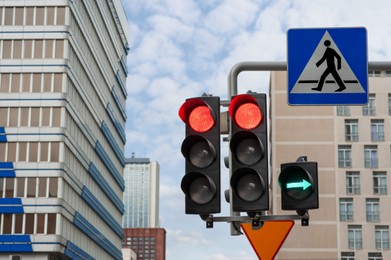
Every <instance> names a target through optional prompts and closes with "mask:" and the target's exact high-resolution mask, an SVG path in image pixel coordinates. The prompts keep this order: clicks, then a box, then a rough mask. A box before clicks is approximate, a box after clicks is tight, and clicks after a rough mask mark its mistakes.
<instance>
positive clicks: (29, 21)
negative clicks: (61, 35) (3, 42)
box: [0, 6, 65, 26]
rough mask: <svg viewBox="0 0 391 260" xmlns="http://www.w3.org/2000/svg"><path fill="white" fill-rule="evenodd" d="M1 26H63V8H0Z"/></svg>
mask: <svg viewBox="0 0 391 260" xmlns="http://www.w3.org/2000/svg"><path fill="white" fill-rule="evenodd" d="M1 25H65V7H57V6H38V7H34V6H26V7H24V6H17V7H0V26H1Z"/></svg>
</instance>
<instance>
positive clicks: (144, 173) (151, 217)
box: [123, 155, 159, 228]
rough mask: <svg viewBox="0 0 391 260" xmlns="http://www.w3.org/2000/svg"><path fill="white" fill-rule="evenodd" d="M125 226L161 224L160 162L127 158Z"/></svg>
mask: <svg viewBox="0 0 391 260" xmlns="http://www.w3.org/2000/svg"><path fill="white" fill-rule="evenodd" d="M124 178H125V192H124V204H125V214H124V220H123V227H124V228H155V227H158V226H159V164H158V163H157V162H156V161H151V160H150V159H149V158H135V157H134V155H133V156H132V157H131V158H127V159H126V165H125V174H124Z"/></svg>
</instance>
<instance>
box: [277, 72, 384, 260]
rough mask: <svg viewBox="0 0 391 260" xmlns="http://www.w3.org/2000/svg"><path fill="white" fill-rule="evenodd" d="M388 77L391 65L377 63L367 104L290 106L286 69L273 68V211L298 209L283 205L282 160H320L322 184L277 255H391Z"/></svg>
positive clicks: (350, 259)
mask: <svg viewBox="0 0 391 260" xmlns="http://www.w3.org/2000/svg"><path fill="white" fill-rule="evenodd" d="M390 84H391V73H390V72H389V71H371V72H370V75H369V103H368V105H364V106H289V105H288V104H287V81H286V73H285V72H273V73H272V74H271V82H270V104H271V114H270V117H271V119H270V120H271V124H270V125H271V135H270V138H271V143H272V145H271V147H272V148H271V158H272V159H271V164H272V191H273V192H272V195H273V198H274V200H273V201H274V203H273V206H272V208H273V213H274V214H291V213H293V212H289V211H288V212H282V211H281V203H280V198H281V192H280V187H279V186H278V183H277V179H278V175H279V172H280V165H281V163H286V162H294V161H296V159H297V158H298V157H299V156H307V157H308V161H317V162H318V176H319V190H320V195H319V203H320V204H319V205H320V207H319V209H316V210H311V211H310V221H309V226H308V227H305V226H301V225H300V222H296V224H295V225H294V227H293V229H292V231H291V232H290V235H289V236H288V238H287V239H286V241H285V243H284V245H283V247H282V248H281V250H280V251H279V253H278V255H277V257H276V259H284V260H285V259H342V260H358V259H370V260H380V259H383V260H384V259H391V251H390V239H389V238H390V226H391V207H390V205H391V195H390V188H389V187H390V185H391V178H390V174H391V172H390V169H391V160H390V159H391V127H390V126H391V117H390V116H391V89H390V88H389V85H390ZM325 87H327V85H325ZM347 98H348V97H347Z"/></svg>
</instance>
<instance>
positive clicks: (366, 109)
mask: <svg viewBox="0 0 391 260" xmlns="http://www.w3.org/2000/svg"><path fill="white" fill-rule="evenodd" d="M362 114H363V115H364V116H375V115H376V104H375V95H374V94H369V96H368V104H367V105H365V106H363V107H362Z"/></svg>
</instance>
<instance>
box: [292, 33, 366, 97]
mask: <svg viewBox="0 0 391 260" xmlns="http://www.w3.org/2000/svg"><path fill="white" fill-rule="evenodd" d="M287 40H288V58H287V61H288V104H290V105H365V104H366V103H368V54H367V31H366V29H365V28H363V27H357V28H313V29H290V30H288V33H287Z"/></svg>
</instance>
